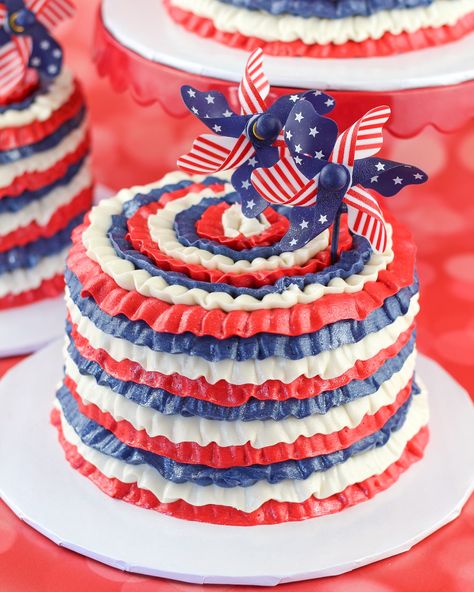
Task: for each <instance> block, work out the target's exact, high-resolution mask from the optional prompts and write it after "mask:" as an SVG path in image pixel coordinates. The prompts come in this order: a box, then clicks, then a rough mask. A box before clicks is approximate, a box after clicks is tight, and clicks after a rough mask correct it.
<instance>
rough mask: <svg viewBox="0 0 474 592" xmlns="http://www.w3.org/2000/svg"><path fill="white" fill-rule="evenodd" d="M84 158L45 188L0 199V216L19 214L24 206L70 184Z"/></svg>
mask: <svg viewBox="0 0 474 592" xmlns="http://www.w3.org/2000/svg"><path fill="white" fill-rule="evenodd" d="M85 158H86V157H84V158H82V159H81V160H80V161H78V162H76V163H74V164H72V165H71V166H70V167H69V168H68V170H67V172H66V174H65V175H64V176H63V177H61V178H60V179H58V180H57V181H55V182H54V183H51V184H50V185H47V186H46V187H42V188H41V189H38V190H36V191H25V192H23V193H22V194H21V195H18V196H17V197H3V198H2V199H0V215H1V214H5V213H9V212H19V211H20V210H22V209H23V208H26V206H28V205H30V204H31V203H33V202H34V201H37V200H40V199H42V198H43V197H46V196H47V195H49V194H50V193H51V191H53V190H54V189H56V188H57V187H63V186H64V185H67V184H68V183H70V182H71V181H72V179H73V178H74V177H75V176H76V175H77V173H78V172H79V170H80V169H81V167H82V165H83V164H84V161H85Z"/></svg>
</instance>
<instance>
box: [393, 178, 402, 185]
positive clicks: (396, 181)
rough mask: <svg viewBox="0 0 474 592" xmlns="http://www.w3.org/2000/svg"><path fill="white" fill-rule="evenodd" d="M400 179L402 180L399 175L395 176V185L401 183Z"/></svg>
mask: <svg viewBox="0 0 474 592" xmlns="http://www.w3.org/2000/svg"><path fill="white" fill-rule="evenodd" d="M402 181H403V179H402V178H401V177H395V179H393V182H394V183H395V185H401V184H402Z"/></svg>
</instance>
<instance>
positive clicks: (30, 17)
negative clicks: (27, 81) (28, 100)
mask: <svg viewBox="0 0 474 592" xmlns="http://www.w3.org/2000/svg"><path fill="white" fill-rule="evenodd" d="M73 14H74V5H73V4H72V3H71V1H70V0H2V1H0V95H3V96H5V95H7V94H8V93H10V92H12V91H13V90H14V89H15V88H16V87H17V86H18V85H19V84H20V83H21V82H22V81H23V80H24V78H25V76H26V72H27V69H28V68H34V69H35V70H37V72H38V73H39V74H40V75H41V76H43V77H46V78H54V77H55V76H57V75H58V74H59V73H60V71H61V67H62V59H63V52H62V49H61V46H60V45H59V44H58V43H57V42H56V41H55V40H54V39H53V38H52V37H51V34H50V31H51V30H52V29H53V28H54V27H55V26H56V25H57V24H59V23H60V22H61V21H63V20H64V19H66V18H68V17H71V16H72V15H73Z"/></svg>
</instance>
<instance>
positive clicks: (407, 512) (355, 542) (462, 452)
mask: <svg viewBox="0 0 474 592" xmlns="http://www.w3.org/2000/svg"><path fill="white" fill-rule="evenodd" d="M61 367H62V357H61V343H59V342H55V343H53V344H51V345H49V346H48V347H47V348H45V349H44V350H42V351H41V352H38V353H37V354H35V355H34V356H32V357H30V358H28V359H27V360H25V361H24V362H22V363H21V364H19V365H18V366H16V367H15V368H14V369H13V370H11V371H10V372H9V373H8V374H7V375H6V376H5V378H4V379H3V381H2V382H1V383H0V409H1V413H0V458H1V459H2V470H1V472H0V497H2V499H3V500H4V501H5V502H6V504H7V505H8V506H10V508H11V509H12V510H13V511H14V512H15V513H16V514H17V516H19V517H20V518H21V519H22V520H24V521H25V522H27V523H28V524H30V525H31V526H32V527H33V528H35V529H36V530H38V531H39V532H41V533H42V534H44V535H45V536H47V537H48V538H50V539H51V540H53V541H54V542H55V543H57V544H59V545H62V546H64V547H67V548H68V549H72V550H73V551H76V552H78V553H81V554H82V555H86V556H87V557H92V558H93V559H97V560H98V561H101V562H103V563H106V564H108V565H112V566H114V567H117V568H119V569H122V570H126V571H131V572H136V573H141V574H148V575H154V576H161V577H166V578H172V579H176V580H183V581H186V582H195V583H221V584H253V585H262V586H263V585H276V584H279V583H282V582H291V581H297V580H305V579H310V578H318V577H323V576H329V575H335V574H340V573H343V572H346V571H349V570H352V569H355V568H357V567H360V566H362V565H366V564H368V563H372V562H374V561H377V560H379V559H383V558H385V557H390V556H392V555H395V554H397V553H401V552H403V551H407V550H408V549H410V547H412V546H413V545H414V544H415V543H417V542H418V541H420V540H421V539H423V538H425V537H427V536H428V535H429V534H430V533H432V532H433V531H435V530H437V529H438V528H440V527H441V526H443V525H444V524H446V523H448V522H450V521H451V520H454V518H456V517H457V516H458V515H459V513H460V511H461V509H462V507H463V505H464V503H465V502H466V500H467V499H468V496H469V494H470V493H471V491H472V489H473V485H474V474H473V472H474V446H473V444H474V436H473V430H472V426H473V424H474V408H473V405H472V403H471V401H470V399H469V397H468V395H467V393H466V392H465V391H464V390H463V389H462V388H461V387H460V386H459V385H458V384H457V383H456V382H455V381H454V380H453V379H452V378H451V377H450V376H449V375H448V374H447V373H446V372H445V371H444V370H443V369H442V368H441V367H440V366H438V365H437V364H436V363H435V362H433V361H431V360H429V359H427V358H423V357H421V358H420V361H419V372H420V374H422V375H423V377H424V381H425V383H426V384H427V387H428V389H429V390H430V397H431V412H432V418H431V423H430V426H431V441H430V443H429V445H428V448H427V452H426V457H425V458H424V459H423V460H422V461H421V462H419V463H417V464H415V465H414V466H412V467H411V468H410V469H409V470H408V471H407V473H406V474H403V475H402V476H401V478H400V480H399V481H398V482H397V483H395V484H394V485H393V486H392V487H391V488H390V489H388V490H387V491H385V492H382V493H380V494H379V495H377V496H376V497H375V498H374V499H372V500H370V501H369V502H366V503H363V504H360V505H358V506H355V507H354V508H350V509H348V510H346V511H344V512H341V513H339V514H334V515H332V516H325V517H322V518H315V519H312V520H307V521H305V522H296V523H288V524H282V525H276V526H259V527H247V528H246V527H226V526H215V525H209V524H200V523H196V522H186V521H183V520H179V519H175V518H170V517H167V516H163V515H161V514H159V513H157V512H154V511H152V510H145V509H142V508H138V507H135V506H132V505H130V504H127V503H125V502H123V501H119V500H113V499H111V498H109V497H107V496H106V495H105V494H104V493H102V492H101V491H100V490H99V489H98V488H97V487H96V486H95V485H93V484H92V483H91V482H90V481H89V480H88V479H86V478H85V477H83V476H82V475H80V474H78V473H76V472H75V471H74V470H73V469H72V468H71V467H70V466H69V464H68V463H67V461H66V460H65V458H64V455H63V451H62V449H61V447H60V445H59V443H58V442H57V435H56V430H55V429H54V428H53V427H52V426H51V425H50V424H49V412H50V409H51V405H52V402H53V396H54V390H55V385H56V383H57V381H58V380H59V378H60V376H61Z"/></svg>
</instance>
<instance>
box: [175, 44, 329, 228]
mask: <svg viewBox="0 0 474 592" xmlns="http://www.w3.org/2000/svg"><path fill="white" fill-rule="evenodd" d="M269 92H270V85H269V83H268V80H267V78H266V76H265V73H264V71H263V52H262V50H261V49H257V50H255V51H254V52H253V53H252V54H251V55H250V57H249V59H248V61H247V65H246V68H245V73H244V76H243V79H242V81H241V83H240V86H239V91H238V97H239V102H240V109H241V113H240V114H237V113H235V112H234V111H232V109H230V107H229V104H228V102H227V100H226V99H225V97H224V95H223V94H222V93H220V92H217V91H210V92H200V91H198V90H196V89H194V88H192V87H190V86H183V87H182V89H181V94H182V97H183V100H184V102H185V104H186V106H187V107H188V109H189V110H190V111H191V112H192V113H194V115H196V117H198V118H199V119H200V120H201V121H202V122H203V123H204V124H205V125H206V126H207V127H208V128H209V129H210V130H212V131H213V132H214V134H215V135H214V134H202V135H200V136H198V137H197V138H196V140H195V141H194V143H193V146H192V149H191V151H190V152H189V153H188V154H185V155H183V156H182V157H181V158H179V159H178V167H179V168H180V169H181V170H183V171H186V172H189V173H193V174H194V173H198V174H212V173H217V172H218V171H225V170H232V169H236V170H235V172H234V174H233V176H232V184H233V185H234V188H235V190H236V191H237V192H238V193H239V195H240V198H241V202H242V209H243V211H244V214H245V215H247V216H249V217H254V216H258V215H259V214H260V213H261V212H262V211H263V210H264V209H265V208H266V207H268V203H267V202H266V201H265V200H264V199H263V198H261V197H260V195H259V194H258V192H257V191H256V190H255V189H254V187H253V186H252V183H251V182H250V176H251V174H252V172H253V170H254V169H255V168H256V167H270V166H272V165H274V164H275V163H276V162H277V161H278V158H279V156H282V154H283V152H284V151H286V145H285V142H284V139H283V136H282V133H281V132H282V128H283V125H284V124H285V122H286V119H287V117H288V114H289V113H290V111H291V109H292V107H293V105H295V103H296V102H297V101H299V100H300V98H301V97H305V99H306V100H307V101H308V102H309V103H310V104H311V105H312V106H313V108H315V109H316V110H317V111H318V112H319V113H322V114H325V113H329V111H331V110H332V109H333V107H334V99H332V98H331V97H330V96H329V95H326V94H324V93H322V92H321V91H311V92H307V93H301V94H297V93H295V94H292V95H286V96H284V97H281V98H280V99H278V100H277V101H275V103H274V104H273V105H272V106H270V107H267V102H266V99H267V97H268V94H269Z"/></svg>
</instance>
